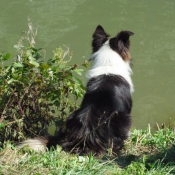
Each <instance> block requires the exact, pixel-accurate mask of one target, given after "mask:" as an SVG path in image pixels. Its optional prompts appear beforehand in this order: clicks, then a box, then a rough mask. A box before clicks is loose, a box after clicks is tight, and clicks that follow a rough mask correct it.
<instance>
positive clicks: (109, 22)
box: [0, 0, 175, 128]
mask: <svg viewBox="0 0 175 175" xmlns="http://www.w3.org/2000/svg"><path fill="white" fill-rule="evenodd" d="M28 17H29V18H31V21H32V22H33V24H34V25H35V26H39V28H38V35H37V38H36V41H37V46H38V47H44V48H45V49H46V51H47V56H46V57H47V58H50V57H51V55H52V50H54V49H55V48H56V47H58V46H60V45H63V44H65V45H67V46H69V47H70V49H71V51H72V52H73V60H72V63H82V62H83V61H84V60H85V59H88V58H89V55H90V53H91V46H90V45H91V35H92V33H93V32H94V30H95V28H96V26H97V25H98V24H101V25H102V26H103V27H104V28H105V30H106V31H107V32H108V33H109V34H111V36H114V35H116V33H117V32H118V31H120V30H130V31H132V32H134V33H135V35H134V36H133V37H131V55H132V58H133V65H134V66H133V72H134V75H133V82H134V85H135V92H134V94H133V112H132V116H133V126H134V127H136V128H146V127H147V125H148V123H150V124H151V126H152V127H154V126H155V122H158V123H159V124H161V123H163V122H165V123H167V124H168V123H171V124H172V123H173V122H174V121H175V82H174V81H175V21H174V19H175V1H173V0H166V1H165V0H154V1H152V0H147V1H145V0H132V1H130V0H103V1H101V0H96V1H94V0H49V1H48V0H15V1H10V0H1V12H0V52H1V51H5V52H10V53H12V57H15V55H16V51H15V49H14V48H13V46H14V45H15V44H16V43H17V41H18V39H19V37H20V34H21V32H22V31H24V30H27V19H28ZM83 81H84V83H86V81H85V78H83Z"/></svg>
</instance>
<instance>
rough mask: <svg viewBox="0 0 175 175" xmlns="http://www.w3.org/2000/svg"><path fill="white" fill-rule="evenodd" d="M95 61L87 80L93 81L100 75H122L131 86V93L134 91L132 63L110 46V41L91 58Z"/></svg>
mask: <svg viewBox="0 0 175 175" xmlns="http://www.w3.org/2000/svg"><path fill="white" fill-rule="evenodd" d="M90 58H91V59H92V60H93V64H92V68H91V69H90V70H89V71H88V73H87V75H86V76H87V78H88V79H91V78H93V77H96V76H99V75H103V74H105V75H109V74H114V75H120V76H122V77H123V78H124V79H125V80H126V81H127V82H128V83H129V85H130V91H131V92H133V91H134V86H133V83H132V80H131V77H130V76H131V74H132V70H131V67H130V65H129V64H130V63H129V62H128V61H124V60H123V59H122V57H121V56H120V55H119V54H118V53H117V52H115V51H113V50H112V49H111V48H110V46H109V40H108V41H106V42H105V43H104V45H103V46H102V47H101V48H100V49H99V50H98V51H97V52H95V53H93V54H92V55H91V57H90Z"/></svg>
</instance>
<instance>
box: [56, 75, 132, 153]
mask: <svg viewBox="0 0 175 175" xmlns="http://www.w3.org/2000/svg"><path fill="white" fill-rule="evenodd" d="M131 107H132V99H131V94H130V88H129V84H128V83H127V82H126V80H124V79H123V78H122V77H120V76H117V75H100V76H98V77H95V78H92V79H91V80H90V81H89V82H88V84H87V92H86V94H85V96H84V99H83V101H82V104H81V107H80V108H79V109H78V110H77V111H75V112H73V113H72V114H71V115H70V116H69V117H68V119H67V121H66V130H65V131H64V132H61V131H60V132H59V134H58V135H57V139H58V140H57V142H55V145H56V144H59V145H61V146H62V148H63V150H65V151H69V152H70V151H71V152H72V153H79V154H85V153H87V154H88V153H95V154H100V153H103V152H105V151H107V148H112V151H113V152H114V153H117V152H118V151H119V150H120V149H121V147H122V146H123V141H124V140H125V139H127V137H128V132H129V129H130V127H131V117H130V113H131ZM61 138H62V139H61ZM53 140H54V139H53ZM54 141H55V140H54Z"/></svg>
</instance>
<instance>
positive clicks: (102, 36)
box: [92, 25, 109, 52]
mask: <svg viewBox="0 0 175 175" xmlns="http://www.w3.org/2000/svg"><path fill="white" fill-rule="evenodd" d="M92 37H93V40H92V49H93V52H96V51H97V50H98V49H99V48H100V47H101V46H102V44H103V43H105V42H106V41H107V39H108V37H109V35H108V34H107V33H106V32H105V31H104V29H103V27H102V26H101V25H98V26H97V28H96V30H95V32H94V34H93V35H92Z"/></svg>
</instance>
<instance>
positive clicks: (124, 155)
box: [0, 128, 175, 175]
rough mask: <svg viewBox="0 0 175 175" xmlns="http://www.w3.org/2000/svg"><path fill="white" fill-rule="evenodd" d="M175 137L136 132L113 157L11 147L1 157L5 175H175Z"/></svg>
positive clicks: (166, 133) (162, 132) (169, 131)
mask: <svg viewBox="0 0 175 175" xmlns="http://www.w3.org/2000/svg"><path fill="white" fill-rule="evenodd" d="M174 143H175V134H174V130H173V129H167V128H166V129H162V130H159V131H156V132H154V133H151V132H150V129H148V130H136V129H135V130H133V131H132V136H131V138H130V139H129V140H127V141H126V142H125V148H124V149H123V150H121V152H120V153H119V154H118V155H116V156H114V155H111V154H110V150H109V151H108V154H106V155H102V156H101V157H95V156H94V155H88V156H78V155H71V154H69V153H66V152H64V151H61V148H60V147H57V149H56V150H51V151H48V152H46V153H36V152H33V151H30V150H28V149H27V148H24V149H22V150H17V149H15V147H13V146H11V145H10V144H9V143H8V144H6V148H4V149H2V150H1V153H0V174H2V175H27V174H30V175H43V174H44V175H45V174H46V175H57V174H58V175H63V174H64V175H74V174H80V175H96V174H107V175H113V174H116V175H120V174H121V175H169V174H172V175H173V174H175V146H174Z"/></svg>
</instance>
